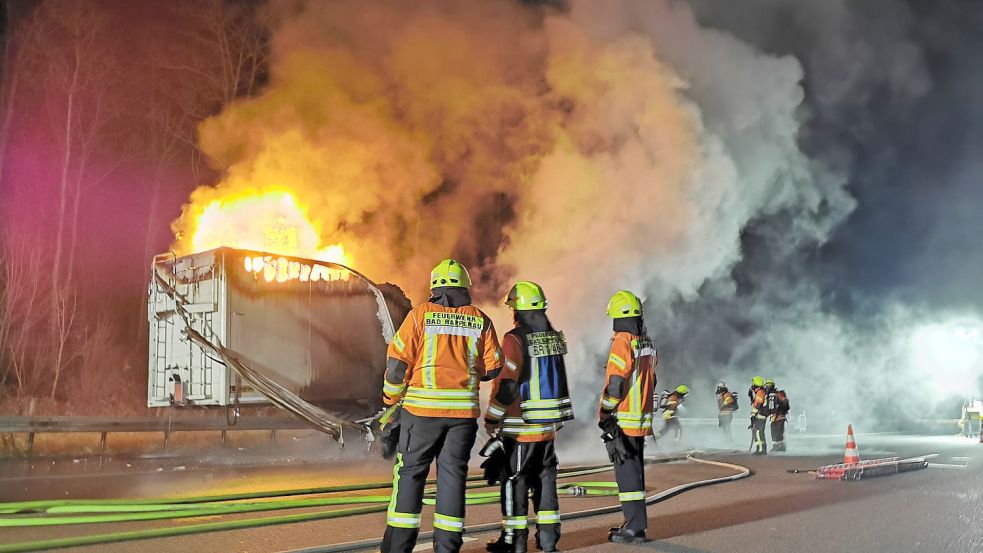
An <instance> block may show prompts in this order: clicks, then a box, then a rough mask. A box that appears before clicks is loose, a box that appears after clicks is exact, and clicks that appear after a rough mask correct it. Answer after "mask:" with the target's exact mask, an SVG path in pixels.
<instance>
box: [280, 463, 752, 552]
mask: <svg viewBox="0 0 983 553" xmlns="http://www.w3.org/2000/svg"><path fill="white" fill-rule="evenodd" d="M696 454H697V453H695V452H694V453H689V454H687V455H686V456H685V457H678V458H676V459H678V460H684V459H685V460H686V461H691V462H694V463H701V464H705V465H713V466H717V467H723V468H728V469H731V470H735V471H737V472H736V473H735V474H731V475H729V476H720V477H717V478H707V479H705V480H696V481H694V482H687V483H685V484H680V485H678V486H674V487H672V488H669V489H668V490H663V491H661V492H659V493H656V494H653V495H650V496H648V497H646V498H645V504H646V505H652V504H654V503H660V502H662V501H665V500H667V499H669V498H671V497H673V496H675V495H678V494H681V493H683V492H685V491H688V490H692V489H694V488H700V487H703V486H712V485H714V484H722V483H724V482H732V481H734V480H740V479H741V478H747V477H748V476H751V469H749V468H747V467H744V466H741V465H735V464H732V463H724V462H721V461H710V460H708V459H700V458H698V457H695V456H694V455H696ZM670 460H673V458H670V459H662V460H660V461H661V462H665V461H670ZM620 512H621V505H620V504H619V505H610V506H608V507H597V508H594V509H585V510H583V511H574V512H572V513H562V514H561V515H560V520H561V521H570V520H575V519H580V518H589V517H595V516H599V515H608V514H613V513H620ZM501 528H502V524H501V523H500V522H490V523H488V524H477V525H474V526H465V527H464V534H465V535H467V534H481V533H484V532H494V531H496V530H500V529H501ZM431 539H433V532H421V533H420V535H419V536H418V537H417V543H420V542H427V541H429V540H431ZM381 545H382V540H381V539H369V540H361V541H352V542H346V543H336V544H332V545H322V546H317V547H308V548H305V549H294V550H290V551H283V552H281V553H337V552H341V551H358V550H363V549H377V548H379V547H380V546H381Z"/></svg>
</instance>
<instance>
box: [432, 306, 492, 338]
mask: <svg viewBox="0 0 983 553" xmlns="http://www.w3.org/2000/svg"><path fill="white" fill-rule="evenodd" d="M423 325H424V329H425V331H426V332H427V333H429V334H451V335H454V336H473V337H475V338H477V337H478V336H479V335H480V334H481V329H483V328H484V327H485V319H484V318H483V317H479V316H476V315H467V314H465V313H447V312H444V311H428V312H427V313H426V314H425V315H424V317H423Z"/></svg>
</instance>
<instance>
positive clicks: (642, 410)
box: [600, 332, 659, 437]
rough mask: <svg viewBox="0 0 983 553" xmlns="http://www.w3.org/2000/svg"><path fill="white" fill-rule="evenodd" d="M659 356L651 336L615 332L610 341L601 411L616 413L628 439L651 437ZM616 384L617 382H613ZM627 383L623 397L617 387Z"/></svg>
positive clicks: (619, 424) (603, 412)
mask: <svg viewBox="0 0 983 553" xmlns="http://www.w3.org/2000/svg"><path fill="white" fill-rule="evenodd" d="M658 363H659V356H658V353H657V352H656V349H655V344H653V343H652V340H651V339H650V338H649V337H648V336H635V335H633V334H631V333H628V332H616V333H615V334H614V337H613V338H611V353H610V354H609V355H608V363H607V370H606V376H605V382H604V390H603V391H602V392H601V405H600V411H601V413H602V415H603V414H605V413H613V414H614V416H615V417H616V419H617V421H618V426H620V427H621V430H622V431H624V433H625V434H627V435H628V436H636V437H642V436H650V435H652V419H653V417H654V413H655V400H654V398H653V395H652V394H653V391H654V389H655V381H656V377H655V366H656V365H657V364H658ZM612 381H616V382H612ZM619 382H624V384H625V385H624V393H623V395H620V397H619V392H618V389H619V388H620V386H618V385H617V384H618V383H619Z"/></svg>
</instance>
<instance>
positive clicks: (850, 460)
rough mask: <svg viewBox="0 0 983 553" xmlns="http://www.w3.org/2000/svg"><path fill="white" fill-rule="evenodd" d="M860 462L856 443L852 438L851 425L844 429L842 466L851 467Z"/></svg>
mask: <svg viewBox="0 0 983 553" xmlns="http://www.w3.org/2000/svg"><path fill="white" fill-rule="evenodd" d="M859 462H860V452H858V451H857V441H856V440H854V438H853V425H852V424H850V425H847V428H846V453H844V454H843V464H845V465H853V464H856V463H859Z"/></svg>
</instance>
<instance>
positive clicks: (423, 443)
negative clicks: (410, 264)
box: [381, 259, 502, 553]
mask: <svg viewBox="0 0 983 553" xmlns="http://www.w3.org/2000/svg"><path fill="white" fill-rule="evenodd" d="M470 286H471V278H470V277H469V276H468V271H467V269H465V268H464V266H463V265H461V264H460V263H458V262H457V261H455V260H453V259H445V260H443V261H441V262H440V264H439V265H437V266H436V267H435V268H434V269H433V271H432V272H431V274H430V290H431V297H430V299H429V300H428V301H427V302H425V303H423V304H421V305H418V306H416V307H414V308H413V310H412V311H410V313H409V314H408V315H407V316H406V320H405V321H403V324H402V325H401V326H400V327H399V330H398V331H397V332H396V335H395V336H393V339H392V342H391V343H390V344H389V350H388V353H387V355H388V360H387V362H386V373H385V382H384V383H383V396H384V401H385V403H386V404H387V405H394V404H396V403H397V402H402V413H401V414H400V426H401V427H402V429H403V430H402V431H401V432H400V434H399V441H398V445H397V449H396V452H397V453H396V465H395V467H394V468H393V491H392V497H391V499H390V501H389V509H388V511H387V517H386V532H385V536H384V537H383V540H382V548H381V549H382V551H383V552H384V553H388V552H405V553H408V552H409V551H412V550H413V547H414V546H415V545H416V540H417V536H418V535H419V533H420V512H421V510H422V505H423V489H424V485H425V484H426V480H427V475H428V474H429V473H430V465H431V464H432V463H433V461H434V459H436V460H437V501H436V503H437V504H436V509H435V511H434V518H433V528H434V534H433V547H434V551H437V552H441V553H444V552H454V551H460V549H461V545H462V543H463V539H462V532H463V530H464V493H465V480H466V479H467V473H468V461H469V459H470V457H471V448H472V446H474V441H475V436H476V434H477V431H478V423H477V421H476V419H477V417H478V415H479V414H480V413H479V402H478V382H479V381H482V380H491V379H493V378H495V377H496V376H497V375H498V373H499V372H500V371H501V368H502V363H501V349H500V346H499V342H498V337H497V336H496V334H495V329H494V327H493V326H492V322H491V319H489V318H488V317H487V316H486V315H485V314H484V313H482V312H481V310H479V309H478V308H476V307H474V306H473V305H471V296H470V294H469V292H468V288H469V287H470Z"/></svg>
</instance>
